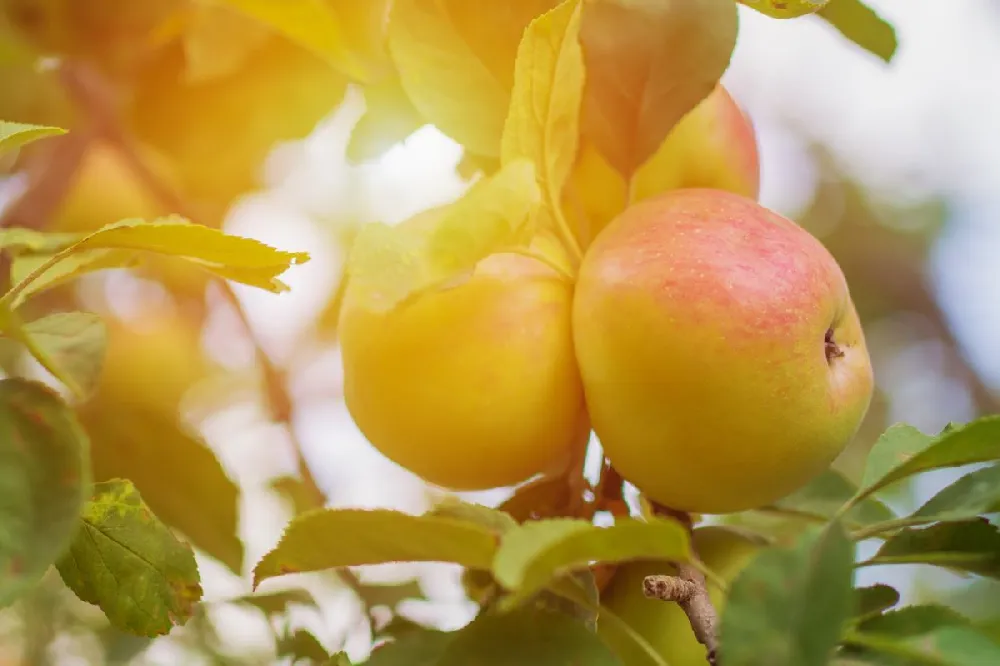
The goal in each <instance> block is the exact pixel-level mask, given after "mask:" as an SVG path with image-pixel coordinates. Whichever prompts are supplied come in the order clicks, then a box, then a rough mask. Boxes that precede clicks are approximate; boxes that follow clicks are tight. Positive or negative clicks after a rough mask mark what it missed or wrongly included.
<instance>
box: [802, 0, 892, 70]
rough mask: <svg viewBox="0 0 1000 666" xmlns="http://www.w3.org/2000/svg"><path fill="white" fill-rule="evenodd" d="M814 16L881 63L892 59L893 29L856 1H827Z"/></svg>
mask: <svg viewBox="0 0 1000 666" xmlns="http://www.w3.org/2000/svg"><path fill="white" fill-rule="evenodd" d="M817 15H818V16H820V17H821V18H823V19H824V20H825V21H826V22H827V23H829V24H830V25H832V26H833V27H834V28H836V29H837V30H838V31H839V32H840V34H842V35H843V36H844V37H846V38H847V39H849V40H851V41H852V42H854V43H855V44H857V45H858V46H860V47H861V48H863V49H865V50H866V51H869V52H871V53H873V54H875V55H876V56H878V57H879V58H881V59H882V60H884V61H885V62H892V57H893V56H894V55H896V48H897V47H898V46H899V42H898V40H897V39H896V29H895V28H893V26H892V24H890V23H889V22H888V21H886V20H885V19H883V18H882V17H881V16H879V15H878V14H877V13H875V11H874V10H873V9H872V8H871V7H869V6H868V5H866V4H864V3H863V2H861V1H860V0H831V2H830V3H829V4H827V5H826V6H825V7H823V8H822V9H820V10H819V12H818V14H817Z"/></svg>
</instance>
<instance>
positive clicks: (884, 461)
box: [861, 423, 934, 488]
mask: <svg viewBox="0 0 1000 666" xmlns="http://www.w3.org/2000/svg"><path fill="white" fill-rule="evenodd" d="M933 443H934V437H932V436H931V435H925V434H924V433H922V432H920V431H919V430H917V429H916V428H914V427H913V426H911V425H907V424H905V423H897V424H896V425H893V426H890V427H889V428H888V429H887V430H886V431H885V432H884V433H882V434H881V435H880V436H879V438H878V439H877V440H875V444H874V445H873V446H872V449H871V451H870V452H869V453H868V459H867V462H866V464H865V473H864V475H863V476H862V478H861V487H862V488H865V487H867V486H870V485H871V484H873V483H875V482H876V481H878V480H879V479H880V478H882V477H883V476H885V475H886V474H888V473H889V472H890V471H891V470H892V469H893V468H895V467H897V466H899V465H901V464H903V463H905V462H907V461H908V460H910V459H911V458H913V456H915V455H917V454H918V453H920V452H921V451H924V450H926V449H927V447H929V446H930V445H931V444H933Z"/></svg>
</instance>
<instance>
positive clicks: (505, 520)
mask: <svg viewBox="0 0 1000 666" xmlns="http://www.w3.org/2000/svg"><path fill="white" fill-rule="evenodd" d="M427 515H429V516H438V517H441V518H454V519H455V520H462V521H465V522H469V523H474V524H476V525H479V526H481V527H485V528H486V529H488V530H490V531H491V532H493V533H494V534H496V535H497V536H499V535H502V534H504V533H506V532H507V531H508V530H510V529H511V528H513V527H517V521H516V520H514V518H513V517H511V516H510V515H509V514H506V513H504V512H503V511H498V510H497V509H491V508H489V507H487V506H483V505H482V504H473V503H471V502H464V501H462V500H460V499H458V498H457V497H453V496H450V495H446V496H445V497H444V498H443V499H442V500H440V501H438V503H437V504H435V505H434V506H433V507H432V508H431V510H430V511H428V512H427Z"/></svg>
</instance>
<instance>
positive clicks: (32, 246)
mask: <svg viewBox="0 0 1000 666" xmlns="http://www.w3.org/2000/svg"><path fill="white" fill-rule="evenodd" d="M79 237H80V235H79V234H73V233H55V232H51V231H37V230H35V229H26V228H24V227H4V228H0V248H3V249H4V250H7V251H8V252H10V253H11V254H14V255H18V254H21V253H23V252H57V251H59V250H60V249H62V248H64V247H66V246H67V245H69V244H70V243H72V242H73V241H75V240H77V239H78V238H79Z"/></svg>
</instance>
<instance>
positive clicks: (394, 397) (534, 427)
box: [340, 223, 589, 490]
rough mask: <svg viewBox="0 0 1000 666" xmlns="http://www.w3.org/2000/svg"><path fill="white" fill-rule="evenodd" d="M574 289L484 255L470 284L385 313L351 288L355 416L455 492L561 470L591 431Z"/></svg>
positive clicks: (539, 271) (348, 378)
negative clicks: (574, 323) (575, 331)
mask: <svg viewBox="0 0 1000 666" xmlns="http://www.w3.org/2000/svg"><path fill="white" fill-rule="evenodd" d="M404 224H405V223H404ZM572 292H573V286H572V284H571V283H570V282H569V281H567V280H566V279H565V278H563V277H561V276H560V275H559V274H558V273H557V272H556V271H555V270H553V269H552V268H549V267H548V266H546V265H544V264H543V263H541V262H539V261H537V260H535V259H532V258H529V257H525V256H521V255H516V254H495V255H492V256H490V257H487V258H486V259H484V260H483V261H481V262H479V264H478V265H477V266H476V269H475V272H474V274H473V275H472V276H471V278H469V279H468V280H467V281H465V282H463V283H461V284H459V285H457V286H453V287H449V288H445V289H441V290H437V291H433V292H430V293H427V294H424V295H422V296H421V297H419V298H418V299H417V300H415V301H414V302H412V303H410V304H405V305H403V306H401V307H399V308H398V309H395V310H392V311H389V312H377V311H373V310H371V309H369V308H366V307H365V305H364V303H362V302H359V299H357V298H355V297H354V294H353V292H352V289H351V287H350V285H348V287H347V289H346V292H345V297H344V305H343V310H342V313H341V317H340V340H341V350H342V356H343V363H344V397H345V401H346V404H347V407H348V410H349V411H350V413H351V416H352V417H353V419H354V421H355V423H356V425H357V426H358V428H359V429H360V430H361V432H362V433H363V434H364V435H365V437H366V438H367V439H368V441H369V442H370V443H371V444H372V445H373V446H374V447H375V448H376V449H378V450H379V451H380V452H381V453H382V454H383V455H385V456H386V457H387V458H389V459H391V460H393V461H395V462H396V463H397V464H399V465H400V466H402V467H404V468H406V469H408V470H410V471H411V472H413V473H415V474H416V475H418V476H420V477H421V478H423V479H424V480H426V481H428V482H430V483H432V484H435V485H438V486H442V487H444V488H448V489H451V490H485V489H488V488H495V487H502V486H508V485H513V484H517V483H520V482H522V481H525V480H527V479H529V478H531V477H532V476H534V475H536V474H539V473H554V472H559V471H561V470H563V469H564V468H565V466H566V465H567V464H568V463H569V461H570V460H571V459H572V454H573V452H574V447H577V446H580V444H581V441H582V442H584V443H585V441H586V437H585V435H586V434H587V433H589V426H588V424H587V418H586V411H585V408H584V401H583V388H582V385H581V383H580V376H579V371H578V369H577V365H576V359H575V357H574V352H573V337H572V331H571V328H570V326H571V310H572V305H571V302H572V295H573V294H572ZM581 429H582V431H583V432H580V431H581Z"/></svg>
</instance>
